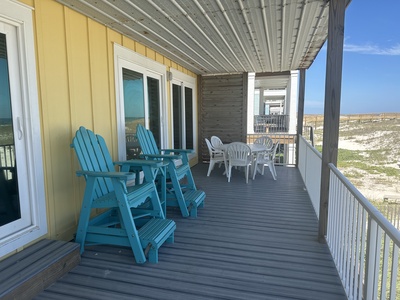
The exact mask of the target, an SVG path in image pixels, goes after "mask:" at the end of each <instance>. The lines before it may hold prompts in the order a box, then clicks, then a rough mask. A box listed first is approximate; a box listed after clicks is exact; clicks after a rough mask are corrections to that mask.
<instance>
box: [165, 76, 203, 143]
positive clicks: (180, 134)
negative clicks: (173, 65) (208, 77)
mask: <svg viewBox="0 0 400 300" xmlns="http://www.w3.org/2000/svg"><path fill="white" fill-rule="evenodd" d="M171 73H172V77H173V80H172V81H171V92H172V123H173V124H172V128H173V146H174V148H175V149H196V142H195V141H196V139H195V137H196V131H195V129H196V121H197V119H196V118H195V116H196V114H195V106H194V103H195V100H196V99H195V95H196V90H195V84H196V78H194V77H190V76H188V75H186V74H183V73H181V72H179V71H176V70H171Z"/></svg>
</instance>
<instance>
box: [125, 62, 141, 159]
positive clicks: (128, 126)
mask: <svg viewBox="0 0 400 300" xmlns="http://www.w3.org/2000/svg"><path fill="white" fill-rule="evenodd" d="M122 78H123V85H124V86H123V90H124V112H125V138H126V158H127V159H134V158H139V155H140V146H139V142H138V140H137V138H136V126H137V125H138V124H142V125H143V126H144V125H145V112H144V86H143V74H141V73H138V72H135V71H132V70H129V69H125V68H123V69H122Z"/></svg>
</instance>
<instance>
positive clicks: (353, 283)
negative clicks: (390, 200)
mask: <svg viewBox="0 0 400 300" xmlns="http://www.w3.org/2000/svg"><path fill="white" fill-rule="evenodd" d="M329 168H330V169H331V173H330V183H329V206H328V211H329V216H328V231H327V237H326V240H327V243H328V246H329V248H330V250H331V253H332V257H333V260H334V261H335V264H336V268H337V270H338V272H339V275H340V278H341V280H342V283H343V286H344V288H345V290H346V293H347V296H348V298H349V299H393V300H394V299H398V298H396V286H397V285H400V281H399V279H398V270H399V257H398V255H399V247H400V232H399V231H398V230H397V229H396V228H395V227H394V226H393V225H392V224H391V223H390V222H389V221H388V220H387V219H386V218H385V217H384V216H383V215H382V214H381V213H380V212H379V210H378V209H377V208H376V207H375V206H373V205H372V204H371V203H370V202H369V201H368V200H367V199H366V198H365V197H364V196H363V195H362V194H361V193H360V192H359V191H358V190H357V189H356V188H355V187H354V186H353V185H352V184H351V183H350V181H349V180H348V179H347V178H346V177H345V176H344V175H343V174H342V173H341V172H340V171H339V170H338V169H336V167H335V166H334V165H333V164H330V165H329ZM399 288H400V286H399ZM399 296H400V295H399Z"/></svg>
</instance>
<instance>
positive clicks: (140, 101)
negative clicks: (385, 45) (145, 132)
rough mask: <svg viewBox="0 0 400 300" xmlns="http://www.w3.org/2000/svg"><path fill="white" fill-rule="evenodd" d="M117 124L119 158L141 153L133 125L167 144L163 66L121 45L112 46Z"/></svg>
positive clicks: (164, 73) (130, 157) (164, 70)
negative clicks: (142, 128)
mask: <svg viewBox="0 0 400 300" xmlns="http://www.w3.org/2000/svg"><path fill="white" fill-rule="evenodd" d="M114 50H115V51H114V53H115V74H116V75H115V76H116V78H115V81H116V92H117V93H116V101H117V123H118V157H119V159H121V160H124V159H132V158H137V157H138V155H139V154H140V147H139V143H138V141H137V139H136V126H137V125H138V124H142V125H144V126H145V127H146V128H148V129H150V130H151V131H152V133H153V135H154V139H155V140H156V143H157V145H158V147H159V148H162V147H164V145H166V143H167V135H166V126H165V122H166V120H165V118H164V116H165V115H166V113H165V110H166V108H165V102H166V101H165V99H166V95H165V88H164V87H165V86H166V81H165V77H166V67H165V66H164V65H162V64H160V63H157V62H155V61H153V60H151V59H148V58H146V57H144V56H141V55H139V54H137V53H135V52H133V51H131V50H129V49H126V48H124V47H122V46H120V45H115V46H114Z"/></svg>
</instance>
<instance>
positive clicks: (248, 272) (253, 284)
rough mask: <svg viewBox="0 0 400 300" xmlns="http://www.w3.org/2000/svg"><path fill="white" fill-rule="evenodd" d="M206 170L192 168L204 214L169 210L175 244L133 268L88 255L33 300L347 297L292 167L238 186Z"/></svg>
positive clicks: (98, 250) (99, 250) (128, 262)
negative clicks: (202, 195) (203, 197)
mask: <svg viewBox="0 0 400 300" xmlns="http://www.w3.org/2000/svg"><path fill="white" fill-rule="evenodd" d="M207 168H208V165H205V164H199V165H197V166H195V167H194V168H193V174H194V176H195V180H196V184H197V186H198V188H201V189H203V190H204V191H205V192H206V194H207V197H206V205H205V207H204V208H201V209H199V213H198V218H197V219H184V218H182V217H181V216H180V213H179V212H178V211H177V210H169V211H168V217H169V218H172V219H174V220H175V221H176V223H177V229H176V232H175V243H174V244H166V245H164V246H162V247H161V248H160V251H159V263H158V264H150V263H145V264H144V265H136V264H135V263H134V260H133V257H132V252H131V250H130V249H127V248H118V247H110V246H96V247H92V248H88V249H87V250H86V251H85V252H84V254H83V256H82V261H81V263H80V265H79V266H77V267H76V268H75V269H73V270H72V271H71V272H69V273H68V274H67V275H66V276H64V277H63V278H62V279H61V280H59V281H58V282H57V283H55V284H53V285H52V286H51V287H49V288H48V289H47V290H45V291H44V292H42V293H41V294H40V295H39V296H38V297H37V299H73V298H81V299H82V298H84V299H174V300H175V299H191V300H192V299H246V300H247V299H263V300H265V299H307V300H310V299H318V300H320V299H324V300H327V299H335V300H338V299H346V296H345V293H344V290H343V288H342V285H341V282H340V279H339V276H338V275H337V271H336V268H335V266H334V263H333V260H332V257H331V255H330V253H329V250H328V247H327V245H325V244H320V243H318V242H317V231H318V223H317V218H316V216H315V213H314V211H313V208H312V205H311V202H310V200H309V197H308V194H307V192H306V191H305V190H304V186H303V183H302V179H301V177H300V174H299V172H298V170H297V169H296V168H294V167H277V173H278V180H277V181H273V180H272V177H271V175H270V173H269V172H268V170H266V175H265V176H261V175H258V176H257V178H256V180H255V181H253V180H249V184H247V185H246V183H245V179H244V176H243V173H239V172H238V171H236V170H235V173H234V174H233V177H232V179H231V182H230V183H228V182H227V180H226V177H224V176H223V175H222V168H221V169H218V167H216V169H215V170H214V171H213V172H212V173H211V176H210V177H206V173H207Z"/></svg>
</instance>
